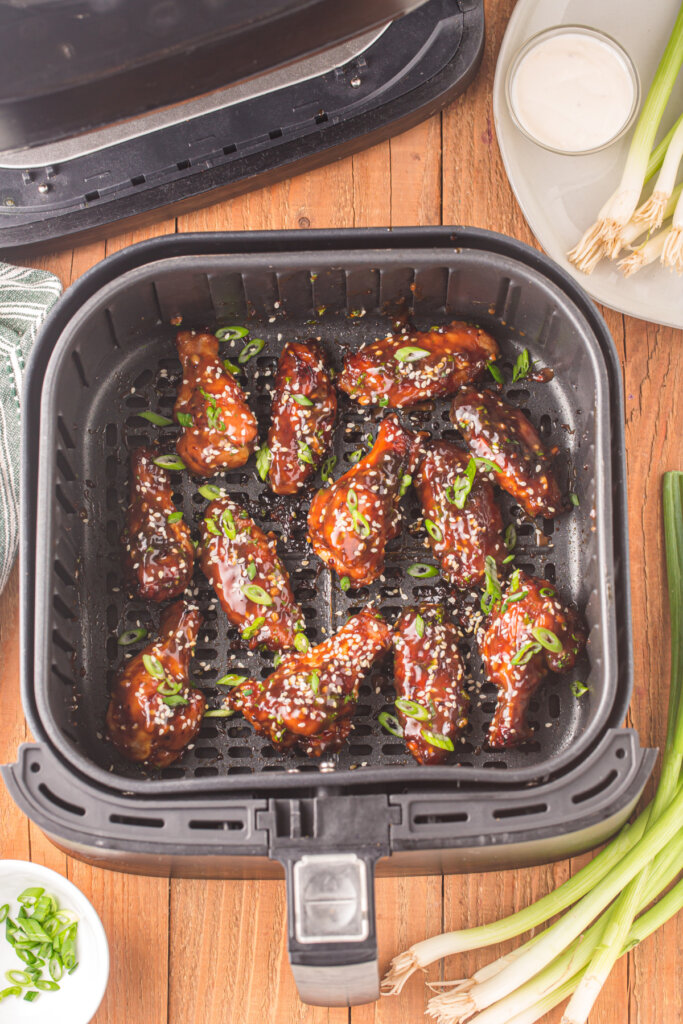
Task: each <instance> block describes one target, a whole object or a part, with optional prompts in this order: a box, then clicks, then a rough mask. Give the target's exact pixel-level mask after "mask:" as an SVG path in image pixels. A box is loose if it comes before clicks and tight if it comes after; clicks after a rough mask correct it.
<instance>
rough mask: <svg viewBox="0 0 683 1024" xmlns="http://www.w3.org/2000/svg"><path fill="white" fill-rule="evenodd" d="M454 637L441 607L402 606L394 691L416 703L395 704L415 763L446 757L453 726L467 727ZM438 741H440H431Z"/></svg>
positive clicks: (462, 672) (451, 745) (465, 700)
mask: <svg viewBox="0 0 683 1024" xmlns="http://www.w3.org/2000/svg"><path fill="white" fill-rule="evenodd" d="M458 639H459V637H458V631H457V629H456V628H455V626H454V625H453V623H452V622H449V621H448V619H446V617H445V613H444V608H443V605H438V604H423V605H420V606H419V608H406V610H405V611H404V612H403V614H402V615H401V617H400V619H399V620H398V622H397V624H396V632H395V633H394V687H395V688H396V695H397V697H398V698H399V700H400V699H401V698H402V699H404V700H409V701H412V702H413V703H415V704H417V705H419V707H418V708H414V709H405V708H404V709H403V710H402V708H401V706H400V704H399V705H398V706H397V707H396V713H397V715H398V719H399V722H400V723H401V725H402V726H403V736H404V739H405V741H406V746H407V747H408V750H409V751H410V753H411V754H412V755H413V757H414V758H415V760H416V761H417V762H418V764H442V763H443V762H444V761H446V760H447V759H448V757H449V755H450V753H451V751H452V750H453V748H454V737H456V736H457V733H458V730H459V729H464V727H465V726H466V725H467V718H466V717H465V709H466V708H467V704H468V697H467V694H466V692H465V690H464V689H463V679H464V676H465V670H464V668H463V664H462V659H461V657H460V653H459V651H458ZM416 716H417V717H416ZM430 739H431V740H432V741H433V742H430ZM439 740H441V742H442V745H439V743H438V742H434V741H439ZM445 747H449V749H444V748H445Z"/></svg>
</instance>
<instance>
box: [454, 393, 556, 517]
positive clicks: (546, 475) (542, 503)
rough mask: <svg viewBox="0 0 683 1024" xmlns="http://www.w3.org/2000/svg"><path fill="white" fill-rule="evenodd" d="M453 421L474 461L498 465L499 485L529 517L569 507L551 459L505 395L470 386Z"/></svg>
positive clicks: (550, 514)
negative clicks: (503, 396) (562, 493)
mask: <svg viewBox="0 0 683 1024" xmlns="http://www.w3.org/2000/svg"><path fill="white" fill-rule="evenodd" d="M451 420H452V421H453V423H455V425H456V426H457V428H458V430H459V431H460V432H461V433H462V435H463V437H464V438H465V440H466V441H467V443H468V445H469V446H470V448H471V450H472V453H473V454H474V456H475V458H478V459H486V460H488V462H490V463H493V464H494V466H495V467H496V469H495V481H496V483H497V484H498V486H499V487H502V488H503V490H504V491H507V492H508V494H511V495H512V496H513V498H515V499H516V500H517V501H518V502H519V504H520V505H521V506H522V508H523V509H524V510H525V512H526V513H527V515H529V516H531V518H532V519H533V517H534V516H543V518H544V519H552V518H553V516H556V515H557V514H558V512H562V511H564V508H565V503H564V500H563V498H562V495H561V493H560V488H559V486H558V483H557V480H556V478H555V474H554V472H553V467H552V461H551V456H552V455H555V454H557V449H554V450H553V451H551V452H550V453H548V452H547V451H546V450H545V448H544V446H543V443H542V441H541V439H540V437H539V436H538V433H537V432H536V429H535V427H533V426H532V424H531V423H530V422H529V420H528V419H527V418H526V416H525V415H524V413H523V412H522V411H521V409H516V408H515V407H514V406H513V405H510V404H509V402H506V401H505V399H504V398H501V397H500V395H496V394H494V393H493V392H492V391H487V390H486V389H485V388H483V389H482V390H477V389H475V388H466V389H465V390H463V391H462V392H461V393H460V394H458V395H456V396H455V398H454V399H453V404H452V406H451Z"/></svg>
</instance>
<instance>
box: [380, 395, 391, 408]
mask: <svg viewBox="0 0 683 1024" xmlns="http://www.w3.org/2000/svg"><path fill="white" fill-rule="evenodd" d="M377 404H378V405H381V406H382V408H384V406H386V405H389V399H388V397H387V395H382V397H381V398H380V399H379V401H378V403H377Z"/></svg>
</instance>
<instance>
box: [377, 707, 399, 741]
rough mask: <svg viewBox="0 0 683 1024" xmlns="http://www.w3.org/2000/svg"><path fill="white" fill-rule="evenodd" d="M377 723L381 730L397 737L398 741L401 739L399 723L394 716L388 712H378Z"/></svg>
mask: <svg viewBox="0 0 683 1024" xmlns="http://www.w3.org/2000/svg"><path fill="white" fill-rule="evenodd" d="M377 721H378V722H379V724H380V725H381V726H382V728H383V729H385V730H386V731H387V732H389V733H391V735H392V736H398V737H399V739H402V738H403V729H402V728H401V723H400V722H399V720H398V718H396V716H395V715H390V714H389V712H388V711H380V713H379V714H378V716H377Z"/></svg>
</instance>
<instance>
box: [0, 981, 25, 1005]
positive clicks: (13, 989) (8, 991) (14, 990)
mask: <svg viewBox="0 0 683 1024" xmlns="http://www.w3.org/2000/svg"><path fill="white" fill-rule="evenodd" d="M20 995H21V986H20V985H10V986H9V987H8V988H3V989H2V990H0V1003H1V1002H2V1000H3V999H7V997H8V996H20Z"/></svg>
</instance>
